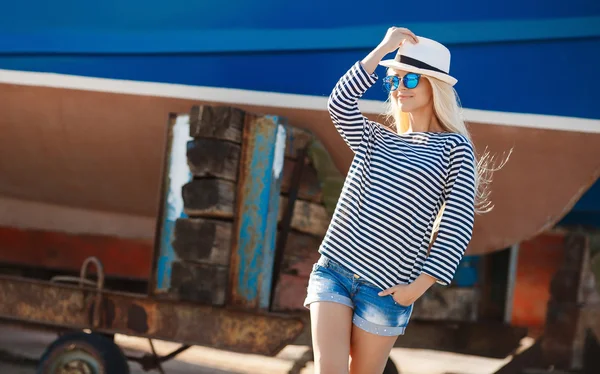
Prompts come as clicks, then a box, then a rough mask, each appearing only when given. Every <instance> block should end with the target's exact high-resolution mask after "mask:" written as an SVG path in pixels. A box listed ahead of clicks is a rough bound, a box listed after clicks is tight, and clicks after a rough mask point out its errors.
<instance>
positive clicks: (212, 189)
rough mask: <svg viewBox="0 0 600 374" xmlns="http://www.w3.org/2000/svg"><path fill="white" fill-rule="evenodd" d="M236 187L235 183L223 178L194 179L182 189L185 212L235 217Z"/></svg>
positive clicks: (194, 215)
mask: <svg viewBox="0 0 600 374" xmlns="http://www.w3.org/2000/svg"><path fill="white" fill-rule="evenodd" d="M235 189H236V185H235V183H232V182H229V181H225V180H221V179H194V180H193V181H191V182H190V183H187V184H186V185H185V186H183V189H182V195H183V204H184V211H185V214H187V215H188V216H190V217H206V218H226V219H233V216H234V209H235V207H234V202H235Z"/></svg>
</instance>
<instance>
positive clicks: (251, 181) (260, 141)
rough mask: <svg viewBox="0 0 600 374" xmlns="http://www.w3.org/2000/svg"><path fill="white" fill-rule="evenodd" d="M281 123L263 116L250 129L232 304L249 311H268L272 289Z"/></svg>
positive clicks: (233, 261)
mask: <svg viewBox="0 0 600 374" xmlns="http://www.w3.org/2000/svg"><path fill="white" fill-rule="evenodd" d="M279 121H280V120H279V119H278V118H276V117H270V118H265V117H262V118H254V119H252V120H249V121H248V120H247V121H246V123H245V125H244V137H243V139H244V143H243V145H242V156H241V160H240V178H239V179H238V192H237V196H236V199H237V202H236V205H237V211H236V218H237V222H236V230H235V233H236V234H235V235H237V244H235V245H234V246H233V248H232V255H231V265H230V266H231V269H230V274H231V276H230V280H231V289H230V298H229V303H231V304H234V305H237V306H242V307H244V308H248V309H256V308H267V307H268V302H269V296H270V291H271V278H272V271H273V261H274V256H275V236H276V232H277V218H278V211H279V196H280V193H281V170H282V168H283V157H284V152H285V127H284V126H283V124H281V123H278V122H279Z"/></svg>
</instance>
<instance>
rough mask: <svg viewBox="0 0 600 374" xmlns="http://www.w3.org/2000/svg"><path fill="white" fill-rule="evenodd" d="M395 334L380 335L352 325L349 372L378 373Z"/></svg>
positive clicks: (391, 345)
mask: <svg viewBox="0 0 600 374" xmlns="http://www.w3.org/2000/svg"><path fill="white" fill-rule="evenodd" d="M397 338H398V337H397V336H381V335H375V334H372V333H370V332H367V331H365V330H363V329H361V328H360V327H358V326H356V325H354V326H352V336H351V343H350V356H351V362H350V374H380V373H383V369H384V368H385V364H386V362H387V360H388V357H389V355H390V351H391V350H392V348H393V347H394V343H395V342H396V339H397Z"/></svg>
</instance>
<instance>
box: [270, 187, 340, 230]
mask: <svg viewBox="0 0 600 374" xmlns="http://www.w3.org/2000/svg"><path fill="white" fill-rule="evenodd" d="M286 204H287V198H286V197H284V196H282V197H281V201H280V203H279V206H280V208H281V209H280V211H279V220H280V221H281V218H282V215H283V207H284V206H285V205H286ZM329 221H330V217H329V215H328V214H327V211H326V210H325V207H324V206H323V205H321V204H316V203H312V202H309V201H304V200H297V201H296V206H295V207H294V215H293V217H292V224H291V227H292V228H293V229H294V230H297V231H300V232H303V233H306V234H311V235H314V236H318V237H323V236H325V233H326V232H327V228H328V227H329Z"/></svg>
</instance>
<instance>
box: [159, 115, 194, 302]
mask: <svg viewBox="0 0 600 374" xmlns="http://www.w3.org/2000/svg"><path fill="white" fill-rule="evenodd" d="M169 126H170V127H171V129H170V131H169V132H168V134H169V137H168V141H167V151H168V152H169V154H168V157H167V160H168V161H167V165H166V166H165V178H166V181H165V184H166V188H165V189H164V194H165V196H163V206H162V217H161V219H162V227H161V229H160V230H161V231H160V233H159V240H158V243H159V248H158V254H157V255H158V261H157V269H156V287H155V291H157V292H165V291H168V289H169V288H170V286H171V266H172V264H173V261H176V260H177V259H178V258H177V255H176V254H175V250H174V249H173V246H172V244H171V240H172V236H173V229H174V227H175V221H176V220H177V219H178V218H186V217H187V215H186V214H185V213H184V211H183V197H182V195H181V189H182V187H183V185H185V184H186V183H188V182H189V181H190V180H192V173H191V171H190V168H189V167H188V163H187V144H188V141H189V140H191V138H190V135H189V134H190V123H189V116H187V115H182V116H178V117H177V120H176V121H175V123H174V124H169Z"/></svg>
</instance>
